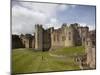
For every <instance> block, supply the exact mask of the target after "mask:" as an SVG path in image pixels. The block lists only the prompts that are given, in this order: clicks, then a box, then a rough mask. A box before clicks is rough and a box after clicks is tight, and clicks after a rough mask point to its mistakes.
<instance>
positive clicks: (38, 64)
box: [12, 46, 84, 73]
mask: <svg viewBox="0 0 100 75" xmlns="http://www.w3.org/2000/svg"><path fill="white" fill-rule="evenodd" d="M83 53H84V47H81V46H80V47H69V48H62V49H56V50H52V51H48V52H42V51H34V50H33V49H25V48H20V49H14V50H12V72H13V73H29V72H48V71H64V70H77V69H80V68H79V66H78V65H76V63H75V62H74V60H73V58H72V57H71V56H73V55H74V54H83Z"/></svg>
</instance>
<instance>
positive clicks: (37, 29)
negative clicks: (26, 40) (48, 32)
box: [35, 24, 43, 50]
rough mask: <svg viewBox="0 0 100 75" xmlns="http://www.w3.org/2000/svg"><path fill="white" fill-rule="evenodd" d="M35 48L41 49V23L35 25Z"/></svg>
mask: <svg viewBox="0 0 100 75" xmlns="http://www.w3.org/2000/svg"><path fill="white" fill-rule="evenodd" d="M35 49H36V50H42V49H43V28H42V25H39V24H37V25H35Z"/></svg>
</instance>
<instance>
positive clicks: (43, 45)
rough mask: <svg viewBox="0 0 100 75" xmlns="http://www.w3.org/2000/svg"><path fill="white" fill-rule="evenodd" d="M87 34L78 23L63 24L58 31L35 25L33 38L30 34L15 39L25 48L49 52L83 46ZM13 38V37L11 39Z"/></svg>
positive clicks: (86, 28) (87, 29)
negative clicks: (55, 49)
mask: <svg viewBox="0 0 100 75" xmlns="http://www.w3.org/2000/svg"><path fill="white" fill-rule="evenodd" d="M89 32H90V31H89V28H88V27H87V26H86V27H82V26H80V25H79V24H78V23H74V24H70V25H69V26H68V25H67V24H63V25H62V26H61V28H58V29H54V27H50V28H48V29H44V28H43V27H42V25H39V24H36V25H35V33H34V35H33V36H32V35H31V34H25V35H23V34H21V35H20V36H17V35H16V36H17V38H18V37H19V39H20V42H22V44H23V47H25V48H34V49H36V50H49V49H53V48H61V47H70V46H85V42H86V39H87V37H88V35H89ZM13 37H14V35H13V36H12V38H13ZM15 40H16V39H12V43H14V41H15ZM17 42H18V41H17ZM14 44H15V43H14ZM14 44H13V45H14ZM13 48H14V46H13Z"/></svg>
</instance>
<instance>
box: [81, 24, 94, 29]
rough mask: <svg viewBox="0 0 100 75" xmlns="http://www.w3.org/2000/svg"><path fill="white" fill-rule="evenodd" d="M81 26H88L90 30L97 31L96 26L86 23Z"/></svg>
mask: <svg viewBox="0 0 100 75" xmlns="http://www.w3.org/2000/svg"><path fill="white" fill-rule="evenodd" d="M80 26H83V27H85V26H88V27H89V30H94V29H95V25H88V24H86V23H80Z"/></svg>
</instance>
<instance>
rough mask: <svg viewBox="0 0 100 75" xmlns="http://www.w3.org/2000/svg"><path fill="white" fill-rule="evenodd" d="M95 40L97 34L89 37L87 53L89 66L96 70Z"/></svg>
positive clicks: (86, 47) (86, 46)
mask: <svg viewBox="0 0 100 75" xmlns="http://www.w3.org/2000/svg"><path fill="white" fill-rule="evenodd" d="M94 39H95V33H93V35H92V34H90V33H89V35H88V37H87V39H86V41H85V52H86V54H87V64H88V65H89V67H90V68H95V67H96V59H95V58H96V55H95V54H96V50H95V49H96V48H95V45H96V43H95V42H96V41H95V40H94Z"/></svg>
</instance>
